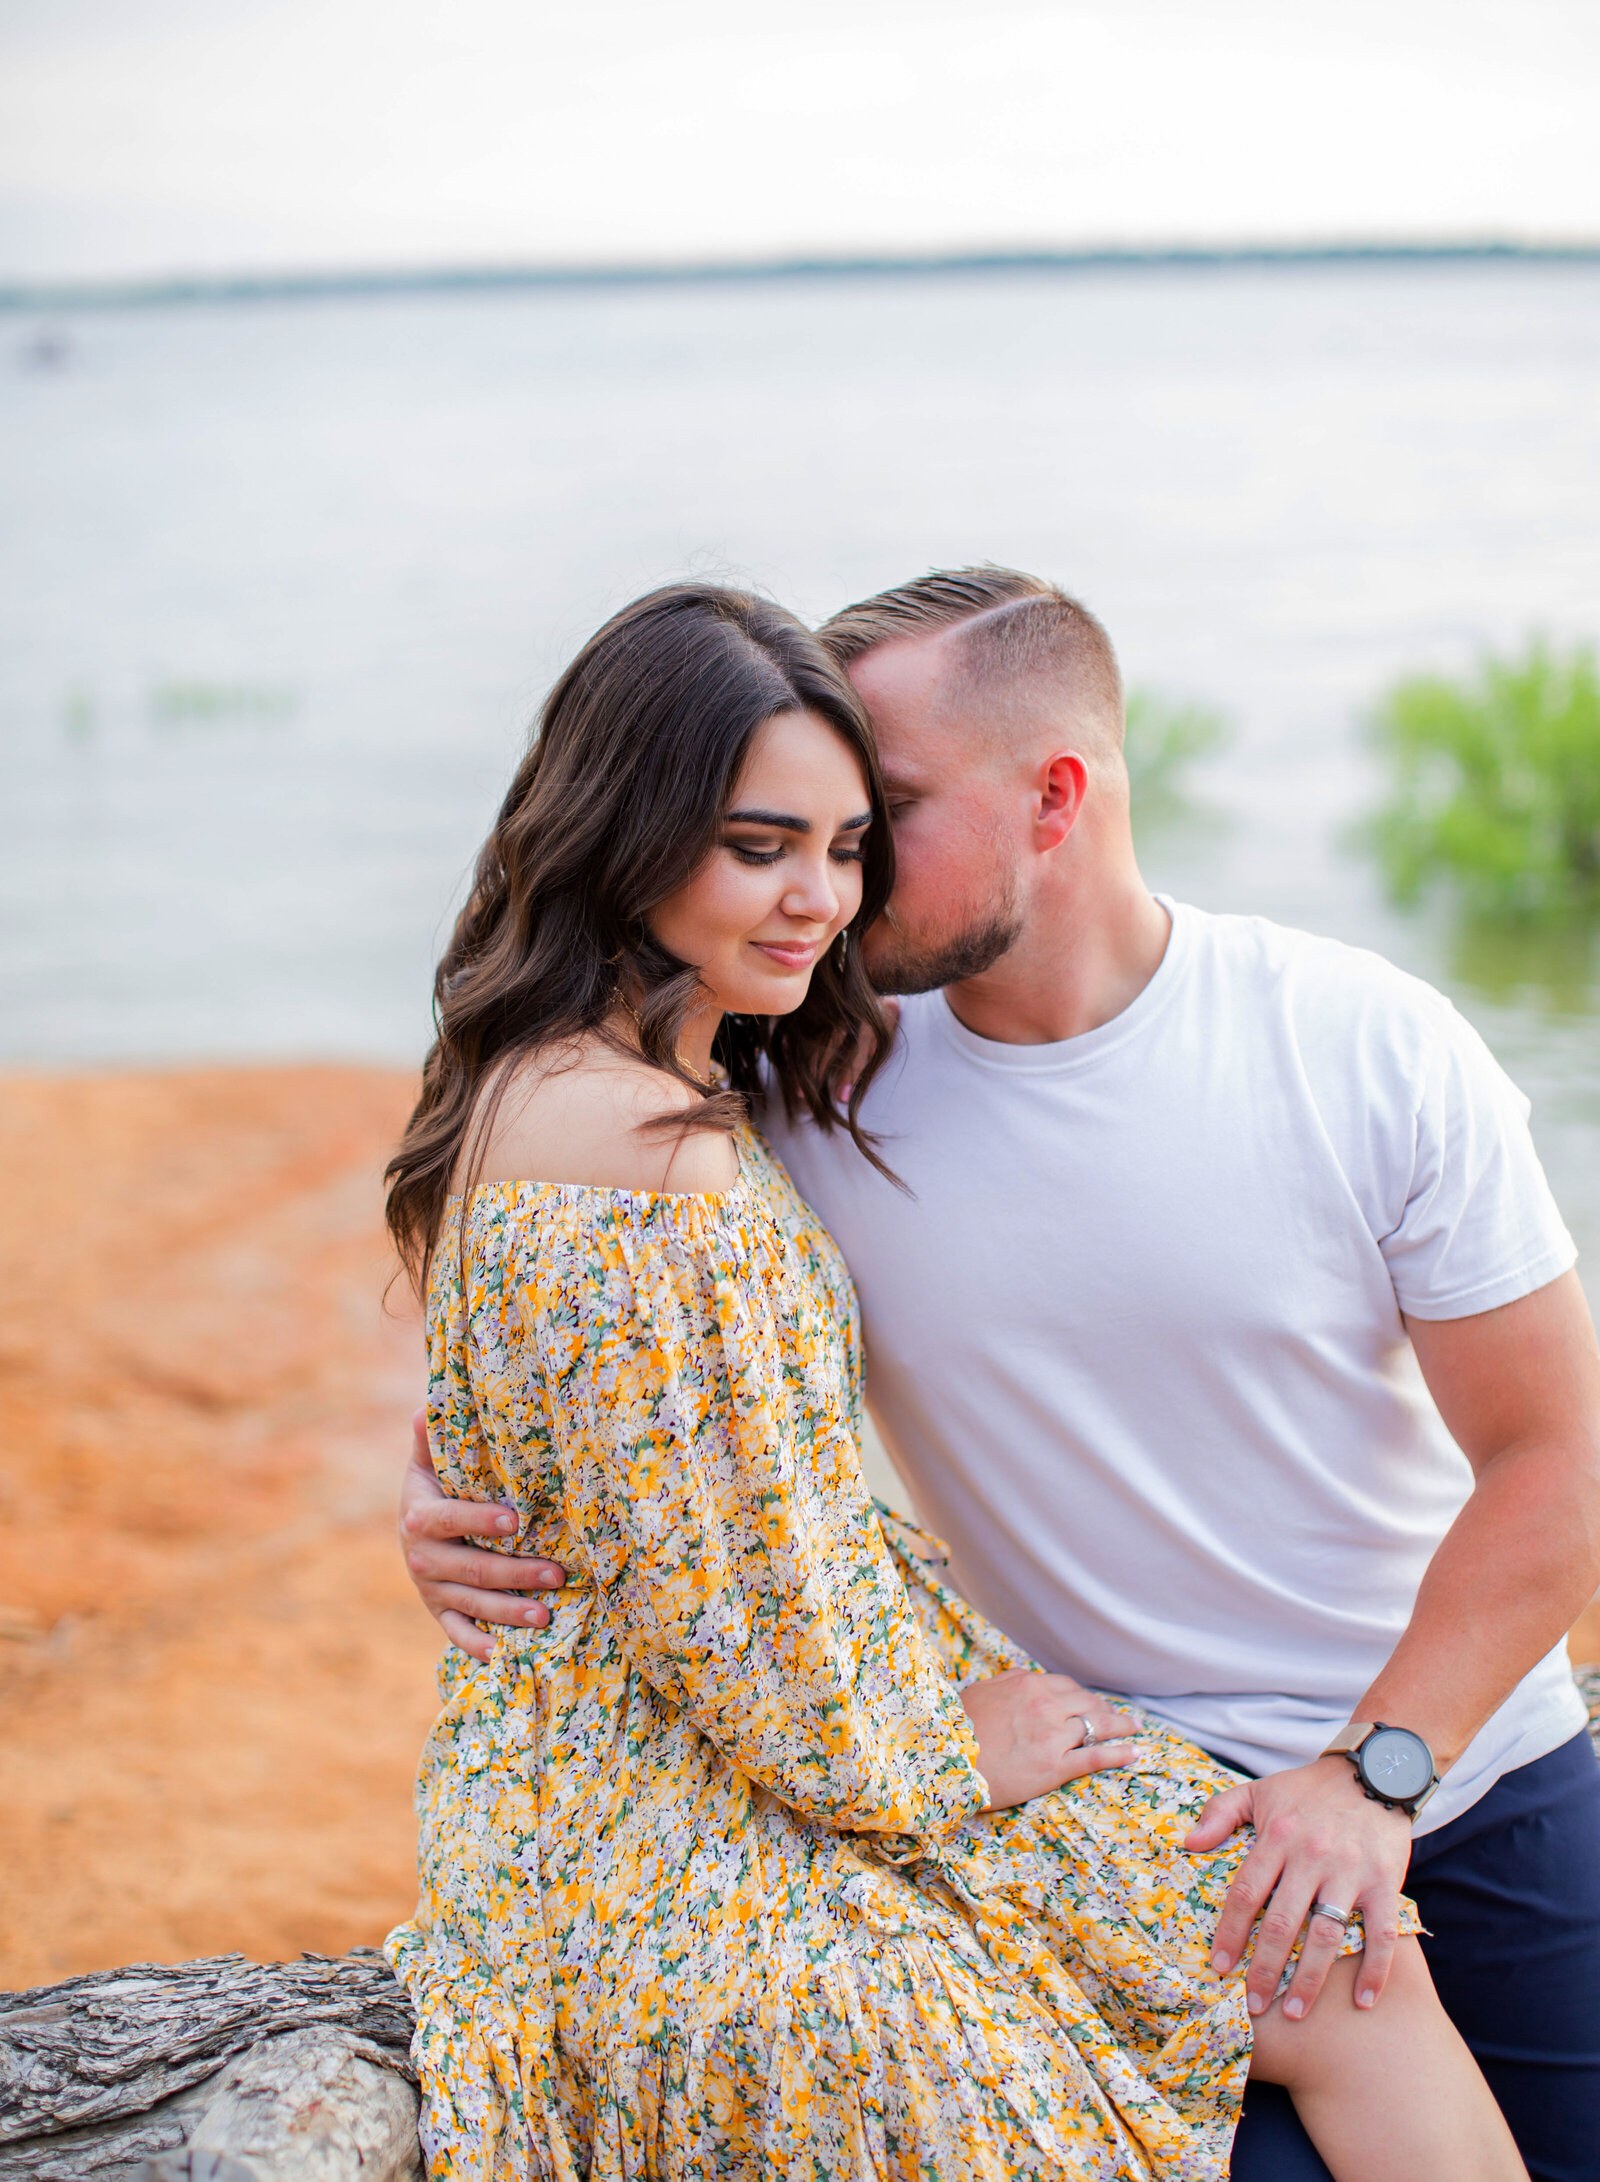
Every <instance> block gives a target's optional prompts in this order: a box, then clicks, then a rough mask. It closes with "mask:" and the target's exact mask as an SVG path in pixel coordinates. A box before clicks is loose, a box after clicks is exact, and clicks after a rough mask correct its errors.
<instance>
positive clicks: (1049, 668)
mask: <svg viewBox="0 0 1600 2182" xmlns="http://www.w3.org/2000/svg"><path fill="white" fill-rule="evenodd" d="M963 625H965V627H964V628H963ZM958 628H961V629H962V630H963V633H962V636H961V639H960V645H959V650H958V653H957V661H958V665H959V668H960V670H961V672H962V673H963V674H964V676H966V677H967V678H968V679H969V680H970V682H971V684H972V685H973V686H974V688H976V689H981V690H983V691H985V692H987V693H992V694H997V693H999V692H1000V691H1003V690H1010V689H1014V688H1015V687H1016V686H1017V685H1018V684H1019V683H1023V682H1027V681H1032V680H1041V681H1042V680H1050V681H1053V682H1055V683H1057V684H1058V686H1059V687H1060V688H1061V689H1062V690H1063V692H1064V694H1065V696H1066V699H1067V703H1068V706H1069V709H1070V710H1071V712H1072V714H1073V716H1074V718H1075V720H1076V721H1077V722H1078V723H1079V724H1080V725H1081V726H1082V727H1083V728H1084V730H1085V731H1086V732H1087V733H1088V734H1090V735H1091V736H1092V737H1093V738H1094V740H1095V741H1096V742H1097V743H1099V744H1102V745H1103V746H1104V747H1105V748H1106V749H1107V750H1115V749H1117V748H1118V747H1120V744H1121V740H1122V675H1121V673H1120V671H1119V669H1118V667H1117V655H1116V652H1115V651H1114V650H1113V648H1112V644H1111V639H1110V637H1109V636H1107V634H1106V632H1105V630H1104V628H1103V627H1102V626H1101V624H1100V623H1099V622H1098V621H1097V620H1096V619H1095V617H1094V615H1093V614H1091V613H1090V611H1089V609H1088V607H1087V606H1085V605H1083V604H1082V603H1081V602H1080V601H1079V600H1077V599H1075V598H1070V597H1069V596H1068V595H1067V593H1066V592H1065V591H1063V590H1060V589H1059V588H1058V587H1057V586H1056V585H1055V584H1053V583H1047V582H1046V581H1045V579H1044V578H1043V577H1042V576H1029V575H1025V574H1024V573H1023V571H1022V570H1021V569H1017V568H994V567H990V566H987V565H985V566H983V567H979V568H936V569H934V570H932V571H931V572H930V573H929V574H928V575H926V576H919V577H918V578H917V579H916V581H915V582H914V583H903V584H899V585H897V586H896V588H895V589H894V590H892V591H880V592H879V593H878V594H877V595H876V597H874V598H870V599H862V600H860V601H859V602H858V603H857V604H856V605H854V606H846V607H843V608H841V610H840V611H839V612H838V613H837V614H834V615H833V616H832V617H831V618H830V619H829V620H827V621H825V622H824V623H823V624H822V627H821V628H820V629H819V630H818V631H817V634H818V636H819V637H820V638H821V640H822V642H823V644H824V645H825V646H826V647H827V649H828V651H829V652H830V653H831V654H832V655H833V657H834V658H835V659H836V660H837V661H838V662H839V664H840V666H842V667H849V666H850V665H851V664H852V663H853V662H854V661H856V660H858V659H862V658H864V657H865V656H866V654H867V653H868V652H873V651H876V650H878V648H879V647H880V646H881V645H884V644H896V643H901V642H904V641H905V640H907V639H909V638H915V637H919V636H932V635H934V634H936V633H938V632H939V631H941V630H945V629H952V630H953V629H958Z"/></svg>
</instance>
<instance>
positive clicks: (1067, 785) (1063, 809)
mask: <svg viewBox="0 0 1600 2182" xmlns="http://www.w3.org/2000/svg"><path fill="white" fill-rule="evenodd" d="M1088 789H1089V768H1088V766H1087V765H1085V764H1084V762H1083V760H1082V758H1080V757H1079V755H1078V753H1077V751H1076V750H1058V751H1057V752H1056V753H1055V755H1054V756H1053V757H1051V758H1047V759H1046V760H1045V763H1044V765H1043V767H1042V768H1041V769H1040V774H1039V803H1038V809H1037V810H1036V812H1035V814H1034V821H1033V831H1034V839H1035V841H1036V842H1037V844H1038V846H1039V847H1040V848H1041V849H1058V848H1060V846H1061V844H1062V842H1063V841H1065V839H1066V838H1067V835H1068V834H1069V833H1071V831H1072V829H1073V827H1074V826H1075V825H1076V824H1077V823H1078V819H1079V816H1080V814H1081V812H1082V810H1083V805H1084V798H1085V796H1086V795H1087V794H1088Z"/></svg>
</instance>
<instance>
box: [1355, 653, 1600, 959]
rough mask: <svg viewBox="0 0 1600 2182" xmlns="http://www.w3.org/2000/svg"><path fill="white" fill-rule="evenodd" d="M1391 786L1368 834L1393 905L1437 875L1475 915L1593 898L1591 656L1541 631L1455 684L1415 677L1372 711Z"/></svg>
mask: <svg viewBox="0 0 1600 2182" xmlns="http://www.w3.org/2000/svg"><path fill="white" fill-rule="evenodd" d="M1372 724H1373V732H1374V736H1375V739H1376V741H1377V743H1378V746H1379V748H1380V749H1381V750H1382V751H1383V752H1384V754H1385V756H1386V757H1387V759H1388V762H1389V768H1390V773H1391V778H1392V782H1393V790H1392V793H1391V795H1390V798H1389V801H1388V802H1387V803H1386V804H1385V805H1384V806H1383V807H1382V809H1380V810H1379V811H1378V812H1376V813H1375V814H1374V816H1373V818H1372V820H1371V822H1370V825H1369V828H1368V839H1369V841H1370V843H1371V845H1372V847H1373V848H1374V849H1375V850H1376V852H1377V855H1378V859H1379V862H1380V863H1381V865H1382V867H1383V871H1384V874H1385V877H1386V878H1387V880H1388V883H1389V891H1390V893H1391V894H1392V895H1393V897H1394V899H1395V900H1396V901H1398V902H1412V901H1415V900H1416V898H1417V897H1418V895H1419V894H1421V893H1422V892H1423V890H1424V889H1425V888H1426V887H1427V886H1428V885H1429V884H1430V883H1431V882H1433V881H1434V880H1440V879H1442V880H1445V881H1448V882H1451V883H1453V885H1454V887H1455V889H1456V891H1457V892H1458V894H1459V895H1460V896H1461V898H1462V899H1463V901H1464V902H1466V903H1467V904H1468V905H1469V906H1471V907H1473V908H1474V909H1476V910H1478V911H1479V912H1480V913H1483V912H1487V913H1489V914H1498V915H1502V916H1504V915H1512V916H1518V915H1522V916H1527V915H1539V914H1543V913H1547V912H1549V911H1552V910H1563V909H1566V910H1570V909H1580V908H1583V909H1586V908H1589V907H1591V906H1600V678H1597V675H1596V668H1595V655H1594V653H1593V651H1592V650H1589V649H1587V648H1585V647H1580V648H1578V649H1576V650H1574V651H1572V652H1569V653H1567V654H1565V655H1564V656H1563V655H1560V654H1557V653H1556V652H1554V651H1552V650H1551V648H1550V646H1549V645H1548V644H1546V643H1543V642H1541V641H1534V642H1532V643H1530V644H1529V646H1528V647H1527V650H1526V651H1525V652H1524V654H1523V655H1522V657H1521V658H1520V659H1486V660H1484V662H1483V663H1482V665H1481V666H1480V667H1479V669H1478V671H1477V673H1476V675H1475V676H1473V677H1472V678H1470V679H1469V680H1466V681H1462V682H1452V681H1448V680H1446V679H1445V678H1444V677H1443V676H1442V675H1413V676H1411V677H1409V678H1408V679H1407V680H1405V681H1403V682H1399V683H1397V684H1396V685H1395V687H1394V688H1393V689H1392V690H1390V691H1389V693H1388V695H1387V696H1386V697H1385V698H1384V699H1383V700H1382V702H1381V703H1380V705H1379V707H1378V709H1377V711H1376V713H1375V714H1374V716H1373V723H1372Z"/></svg>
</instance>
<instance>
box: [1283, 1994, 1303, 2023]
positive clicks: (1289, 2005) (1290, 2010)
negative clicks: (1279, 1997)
mask: <svg viewBox="0 0 1600 2182" xmlns="http://www.w3.org/2000/svg"><path fill="white" fill-rule="evenodd" d="M1283 2012H1284V2014H1285V2015H1286V2016H1288V2017H1289V2018H1290V2020H1291V2021H1293V2022H1296V2023H1298V2022H1299V2020H1300V2018H1301V2016H1303V2015H1304V2014H1305V2012H1306V2004H1305V2002H1304V2001H1303V2000H1286V2001H1285V2002H1284V2004H1283Z"/></svg>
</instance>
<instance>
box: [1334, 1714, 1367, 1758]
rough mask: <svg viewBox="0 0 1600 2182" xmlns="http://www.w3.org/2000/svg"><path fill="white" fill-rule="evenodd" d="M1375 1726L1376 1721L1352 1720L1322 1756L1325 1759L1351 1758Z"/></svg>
mask: <svg viewBox="0 0 1600 2182" xmlns="http://www.w3.org/2000/svg"><path fill="white" fill-rule="evenodd" d="M1377 1725H1378V1723H1377V1721H1376V1720H1352V1721H1351V1723H1350V1725H1349V1726H1348V1727H1346V1728H1341V1729H1340V1731H1339V1733H1338V1734H1337V1735H1335V1737H1334V1738H1333V1741H1332V1742H1331V1743H1329V1745H1328V1746H1327V1748H1326V1749H1325V1750H1324V1751H1323V1753H1322V1755H1323V1756H1324V1757H1325V1758H1353V1757H1354V1756H1355V1754H1356V1752H1357V1751H1358V1750H1359V1749H1360V1747H1361V1745H1362V1744H1363V1743H1364V1742H1365V1741H1366V1739H1367V1737H1368V1736H1369V1735H1370V1734H1372V1732H1373V1731H1374V1729H1375V1728H1376V1727H1377Z"/></svg>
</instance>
